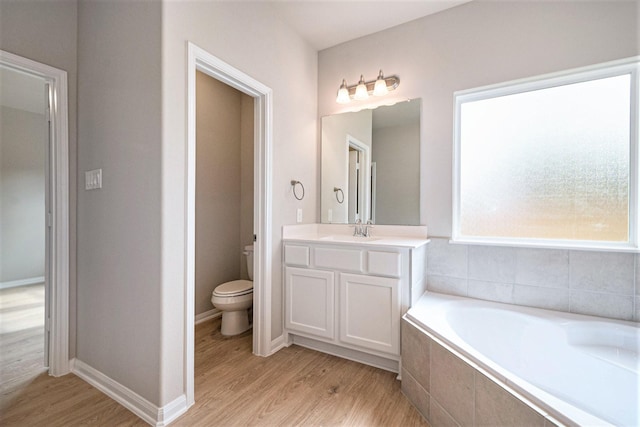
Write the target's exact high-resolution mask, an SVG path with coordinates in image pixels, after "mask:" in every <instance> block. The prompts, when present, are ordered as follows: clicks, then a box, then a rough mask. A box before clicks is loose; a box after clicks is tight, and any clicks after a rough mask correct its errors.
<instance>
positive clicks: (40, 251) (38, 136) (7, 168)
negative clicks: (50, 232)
mask: <svg viewBox="0 0 640 427" xmlns="http://www.w3.org/2000/svg"><path fill="white" fill-rule="evenodd" d="M41 84H42V86H43V92H42V93H43V94H44V84H43V83H41ZM43 104H44V98H43ZM46 135H47V134H46V126H45V118H44V115H43V114H37V113H32V112H30V111H23V110H18V109H15V108H10V107H5V106H1V107H0V236H2V238H1V239H0V283H2V282H10V281H14V280H22V279H33V278H38V277H42V276H44V256H45V235H44V232H45V222H44V212H45V199H44V197H45V192H44V190H45V181H44V179H45V177H44V169H45V148H46V139H45V138H46Z"/></svg>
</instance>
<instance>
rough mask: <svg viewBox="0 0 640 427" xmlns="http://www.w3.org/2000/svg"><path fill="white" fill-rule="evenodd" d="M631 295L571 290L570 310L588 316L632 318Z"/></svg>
mask: <svg viewBox="0 0 640 427" xmlns="http://www.w3.org/2000/svg"><path fill="white" fill-rule="evenodd" d="M633 298H634V297H633V296H632V295H617V294H609V293H600V292H587V291H573V290H572V291H571V312H572V313H577V314H587V315H589V316H600V317H610V318H612V319H621V320H632V319H633V316H634V313H633V303H634V301H633Z"/></svg>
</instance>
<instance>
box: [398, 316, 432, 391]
mask: <svg viewBox="0 0 640 427" xmlns="http://www.w3.org/2000/svg"><path fill="white" fill-rule="evenodd" d="M430 341H431V340H430V339H429V337H427V336H426V335H425V334H423V333H422V332H420V331H419V330H418V329H416V328H415V327H413V326H412V325H410V324H409V323H408V322H407V321H406V320H403V321H402V367H403V368H404V369H406V370H407V371H409V372H410V373H411V375H412V376H413V378H415V379H416V381H418V383H420V385H421V386H422V387H423V388H424V389H425V390H426V391H427V392H428V391H429V373H430V370H429V369H430V357H429V356H430V351H429V348H430Z"/></svg>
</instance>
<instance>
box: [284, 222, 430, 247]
mask: <svg viewBox="0 0 640 427" xmlns="http://www.w3.org/2000/svg"><path fill="white" fill-rule="evenodd" d="M282 239H283V240H286V241H299V242H307V243H322V244H331V245H335V244H338V245H350V246H396V247H404V248H418V247H420V246H422V245H425V244H427V243H429V239H428V238H427V227H426V226H424V225H417V226H413V225H375V224H374V225H373V226H372V228H371V236H370V237H354V236H353V225H347V224H299V225H285V226H283V227H282Z"/></svg>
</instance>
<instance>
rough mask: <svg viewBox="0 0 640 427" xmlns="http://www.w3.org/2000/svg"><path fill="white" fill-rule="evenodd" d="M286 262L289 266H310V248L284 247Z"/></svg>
mask: <svg viewBox="0 0 640 427" xmlns="http://www.w3.org/2000/svg"><path fill="white" fill-rule="evenodd" d="M284 262H285V263H286V264H288V265H299V266H303V267H308V266H309V247H308V246H298V245H285V246H284Z"/></svg>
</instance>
